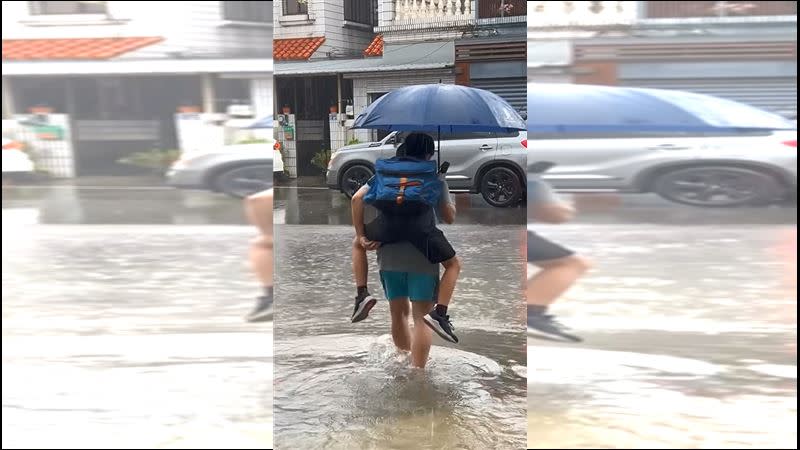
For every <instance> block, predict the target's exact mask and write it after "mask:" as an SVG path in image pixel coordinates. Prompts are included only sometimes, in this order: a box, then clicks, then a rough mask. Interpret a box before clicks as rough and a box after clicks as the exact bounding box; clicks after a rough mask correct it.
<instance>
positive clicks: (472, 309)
mask: <svg viewBox="0 0 800 450" xmlns="http://www.w3.org/2000/svg"><path fill="white" fill-rule="evenodd" d="M443 230H444V231H445V233H447V236H448V238H450V239H451V241H452V243H453V246H454V247H455V248H456V249H457V251H459V252H460V255H461V257H462V259H463V265H464V267H463V270H462V272H461V279H460V280H459V285H458V286H457V288H456V294H455V297H454V299H453V303H452V304H451V307H450V315H451V318H452V320H453V323H454V325H455V327H456V332H457V334H458V336H459V338H460V339H461V343H460V344H458V345H450V344H446V343H444V341H442V340H441V339H439V338H438V337H437V336H434V347H433V348H432V350H431V358H430V363H429V365H428V367H427V368H426V369H425V370H424V371H420V370H415V369H411V368H410V366H409V363H408V361H407V357H406V356H405V355H402V354H399V353H398V352H397V351H396V350H395V348H394V345H393V344H392V342H391V338H390V336H388V333H389V317H388V304H387V303H386V301H385V300H381V301H379V303H378V305H377V306H376V307H375V309H373V311H372V313H371V314H370V317H369V318H368V319H367V320H365V321H364V322H360V323H358V324H351V323H350V313H351V310H352V302H353V300H352V297H353V296H354V290H355V289H354V287H353V285H352V281H351V280H352V275H351V269H350V254H349V249H350V241H351V239H352V232H351V229H350V228H349V227H342V226H291V225H290V226H278V227H277V228H276V246H277V247H276V250H277V253H276V255H277V256H276V257H277V258H280V260H281V261H282V263H281V265H280V266H279V268H278V272H277V279H276V288H277V291H276V295H277V298H280V299H281V300H280V304H281V305H283V306H281V307H279V308H277V309H276V318H275V320H276V323H279V324H280V327H276V335H275V354H276V355H277V357H276V365H275V403H274V405H275V445H276V446H279V447H281V448H398V449H403V448H407V449H417V448H468V449H473V448H475V449H483V448H523V447H524V446H525V409H526V404H525V399H526V385H525V384H526V383H525V358H526V354H525V339H526V338H525V334H524V325H523V323H524V300H523V293H522V289H521V287H522V281H523V280H522V277H521V274H522V270H523V268H524V261H523V259H522V252H521V247H522V243H523V242H524V232H523V230H522V229H521V227H515V226H497V227H488V226H473V225H462V226H447V227H444V228H443ZM284 261H285V262H284ZM371 267H372V268H373V269H375V268H376V267H377V266H376V265H375V260H374V257H373V258H372V260H371ZM372 272H373V273H372V274H371V275H372V278H371V281H370V287H371V290H372V292H373V294H378V296H379V297H383V296H382V295H381V292H380V291H379V290H378V289H379V287H380V285H379V284H378V282H377V279H376V278H375V276H374V275H375V272H376V271H375V270H373V271H372ZM286 305H289V307H286Z"/></svg>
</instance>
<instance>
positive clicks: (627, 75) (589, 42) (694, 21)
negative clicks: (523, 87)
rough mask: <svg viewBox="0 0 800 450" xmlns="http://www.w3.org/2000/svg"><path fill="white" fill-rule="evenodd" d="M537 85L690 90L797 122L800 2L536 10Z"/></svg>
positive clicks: (533, 61)
mask: <svg viewBox="0 0 800 450" xmlns="http://www.w3.org/2000/svg"><path fill="white" fill-rule="evenodd" d="M528 54H529V55H530V57H529V59H528V78H529V80H531V81H539V82H568V83H571V82H574V83H589V84H608V85H620V86H640V87H654V88H666V89H681V90H687V91H694V92H699V93H705V94H711V95H716V96H720V97H724V98H729V99H732V100H737V101H741V102H744V103H748V104H751V105H754V106H757V107H760V108H763V109H766V110H769V111H773V112H776V113H778V114H782V115H784V116H787V117H796V114H797V3H796V2H790V1H759V2H747V1H741V2H731V1H726V2H720V1H696V2H682V1H638V2H549V1H548V2H544V1H542V2H529V3H528Z"/></svg>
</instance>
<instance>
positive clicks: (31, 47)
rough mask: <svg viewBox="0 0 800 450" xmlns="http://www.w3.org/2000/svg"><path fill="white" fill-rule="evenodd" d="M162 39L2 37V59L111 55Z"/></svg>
mask: <svg viewBox="0 0 800 450" xmlns="http://www.w3.org/2000/svg"><path fill="white" fill-rule="evenodd" d="M162 40H163V38H161V37H123V38H80V39H8V40H6V39H3V59H4V60H41V59H111V58H114V57H117V56H120V55H122V54H124V53H128V52H131V51H133V50H138V49H140V48H142V47H146V46H148V45H153V44H155V43H157V42H161V41H162Z"/></svg>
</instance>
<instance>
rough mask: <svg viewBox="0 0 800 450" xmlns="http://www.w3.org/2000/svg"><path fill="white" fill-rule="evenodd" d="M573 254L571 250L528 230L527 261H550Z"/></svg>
mask: <svg viewBox="0 0 800 450" xmlns="http://www.w3.org/2000/svg"><path fill="white" fill-rule="evenodd" d="M574 254H575V252H573V251H572V250H570V249H568V248H566V247H562V246H561V245H558V244H556V243H555V242H552V241H549V240H547V239H545V238H543V237H541V236H539V235H538V234H536V233H534V232H533V231H528V262H538V261H550V260H553V259H561V258H566V257H568V256H572V255H574Z"/></svg>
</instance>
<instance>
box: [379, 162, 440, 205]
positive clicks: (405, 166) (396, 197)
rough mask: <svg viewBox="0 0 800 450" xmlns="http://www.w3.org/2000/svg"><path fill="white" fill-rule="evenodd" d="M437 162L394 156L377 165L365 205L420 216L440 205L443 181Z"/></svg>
mask: <svg viewBox="0 0 800 450" xmlns="http://www.w3.org/2000/svg"><path fill="white" fill-rule="evenodd" d="M438 172H439V170H438V167H437V166H436V161H423V160H418V159H412V158H404V157H394V158H389V159H379V160H377V161H376V162H375V176H373V177H372V179H371V180H370V181H369V190H368V191H367V194H366V195H365V196H364V202H366V203H368V204H370V205H373V206H374V207H376V208H378V209H379V210H381V211H383V212H384V213H389V214H396V215H416V214H421V213H423V212H425V211H426V210H428V209H430V208H431V207H433V206H436V204H437V203H438V202H439V198H440V197H441V195H442V182H441V180H439V176H438Z"/></svg>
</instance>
